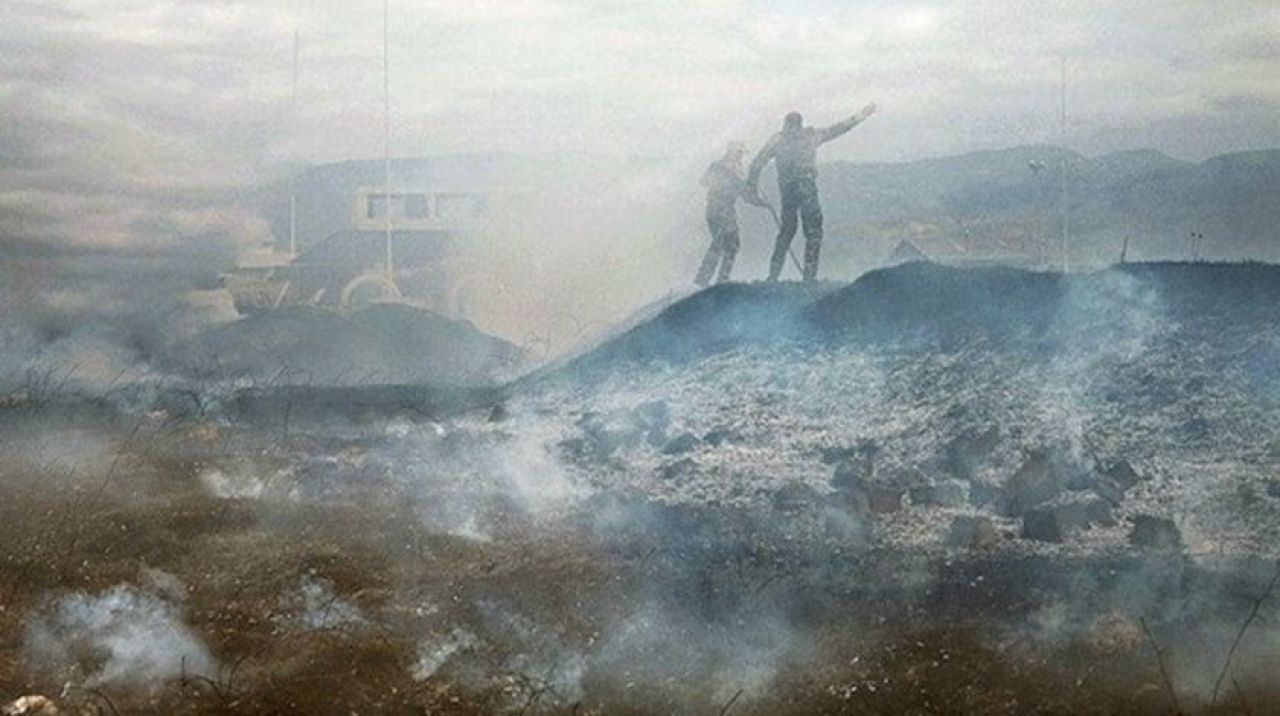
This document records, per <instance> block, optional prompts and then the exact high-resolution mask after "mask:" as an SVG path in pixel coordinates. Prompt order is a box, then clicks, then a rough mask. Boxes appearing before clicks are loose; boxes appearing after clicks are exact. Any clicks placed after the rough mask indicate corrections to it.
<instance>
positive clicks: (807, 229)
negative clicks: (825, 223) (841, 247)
mask: <svg viewBox="0 0 1280 716" xmlns="http://www.w3.org/2000/svg"><path fill="white" fill-rule="evenodd" d="M875 111H876V106H875V105H874V104H869V105H867V106H866V107H863V108H862V111H861V112H859V113H858V114H855V115H854V116H852V117H850V118H848V119H846V120H844V121H843V122H840V123H838V124H833V125H831V126H830V127H826V128H822V129H818V128H815V127H806V126H804V119H803V118H802V117H801V116H800V113H798V112H792V113H790V114H788V115H787V117H786V119H785V120H784V121H783V125H782V131H781V132H779V133H777V134H775V135H773V138H772V139H770V140H769V142H768V143H767V144H765V145H764V147H762V148H761V149H760V152H759V153H758V154H756V157H755V159H754V160H752V162H751V171H750V172H749V173H748V174H747V191H748V192H749V193H750V194H751V195H752V196H755V197H759V193H758V192H759V184H760V173H761V172H762V171H764V168H765V166H766V165H768V163H769V161H770V160H773V161H774V162H775V163H776V165H777V168H778V189H779V191H780V193H781V198H782V211H781V213H782V217H781V220H780V226H779V228H778V239H777V242H776V243H775V245H774V247H773V257H772V259H771V260H770V262H769V280H770V281H777V280H778V276H779V275H780V274H781V273H782V266H783V264H784V263H785V262H786V260H787V251H789V250H790V248H791V240H792V239H793V238H795V235H796V228H797V226H796V225H797V224H798V223H800V222H803V224H804V280H806V281H813V280H816V279H817V277H818V256H819V254H820V253H821V251H822V205H821V204H820V203H819V202H818V184H817V178H818V167H817V149H818V147H819V146H820V145H822V144H825V143H827V142H829V141H831V140H833V139H835V138H836V137H839V136H840V135H842V134H844V133H845V132H848V131H849V130H850V129H853V128H854V127H856V126H858V125H859V124H861V123H862V122H863V121H865V120H866V119H867V118H868V117H870V116H871V115H872V114H873V113H874V112H875Z"/></svg>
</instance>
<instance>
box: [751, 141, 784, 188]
mask: <svg viewBox="0 0 1280 716" xmlns="http://www.w3.org/2000/svg"><path fill="white" fill-rule="evenodd" d="M777 151H778V135H776V134H775V135H774V136H773V138H772V139H770V140H769V141H768V142H766V143H765V145H764V146H763V147H760V151H759V152H757V153H756V158H755V159H752V160H751V169H749V170H748V171H747V191H748V192H749V193H751V194H752V195H753V196H755V195H758V194H759V193H760V173H761V172H763V171H764V168H765V167H766V166H768V164H769V160H770V159H773V155H774V153H776V152H777Z"/></svg>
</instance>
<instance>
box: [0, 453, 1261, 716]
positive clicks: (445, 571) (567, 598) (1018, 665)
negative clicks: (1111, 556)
mask: <svg viewBox="0 0 1280 716" xmlns="http://www.w3.org/2000/svg"><path fill="white" fill-rule="evenodd" d="M121 437H122V436H121ZM298 439H299V440H304V439H306V438H298ZM120 443H121V444H125V443H124V440H123V438H122V439H121V440H120ZM348 447H349V446H344V445H341V444H332V445H328V446H325V449H329V450H332V451H335V452H337V451H340V450H343V449H347V448H348ZM320 448H321V446H320V445H318V444H316V443H307V444H306V449H307V450H317V449H320ZM240 449H241V450H245V451H252V449H253V448H251V447H250V446H249V445H248V443H246V444H245V447H243V448H240ZM225 450H226V448H225V436H221V437H217V436H215V439H212V440H207V441H203V442H202V441H199V440H188V441H185V442H184V441H183V440H173V439H170V440H143V441H137V442H135V443H133V444H132V445H128V444H126V447H125V449H124V454H123V456H122V457H121V459H120V461H119V463H118V464H117V465H116V468H115V470H114V472H112V471H111V470H110V469H106V470H105V471H103V472H100V474H96V475H95V474H77V473H75V472H69V471H66V470H63V471H50V472H43V473H42V472H25V473H21V474H4V475H0V489H2V490H3V499H2V500H0V607H2V608H0V702H3V701H4V700H6V699H9V698H13V697H16V696H18V695H21V694H24V693H43V694H47V695H58V694H60V693H61V692H62V690H63V683H60V682H59V680H57V679H56V678H54V676H55V675H52V674H46V673H41V672H40V671H38V670H35V669H32V668H30V667H29V665H28V664H26V663H25V662H24V653H23V640H24V624H25V623H26V621H27V619H28V618H29V617H30V616H31V615H33V614H37V613H39V612H40V610H41V609H43V608H44V607H45V605H46V604H47V602H48V600H49V599H50V598H51V597H52V596H56V595H58V594H60V593H65V592H67V591H81V592H87V593H90V594H96V593H100V592H102V591H104V590H107V589H109V588H111V587H114V586H116V585H119V584H135V585H136V584H141V583H143V582H144V581H145V575H144V572H143V570H144V568H145V569H154V570H162V571H163V572H165V573H168V574H171V575H174V576H175V577H177V578H178V579H179V580H181V582H182V583H183V584H185V585H186V586H187V588H188V593H187V594H186V596H185V598H184V599H183V605H182V609H183V615H184V619H185V622H186V624H188V625H189V626H190V627H191V628H192V629H193V630H194V631H195V633H196V634H197V635H198V636H199V637H200V639H201V640H202V641H203V642H204V644H205V645H206V646H207V647H208V649H209V651H210V652H211V653H212V654H213V655H215V658H216V659H217V660H218V663H219V665H220V666H219V668H218V670H217V673H216V674H208V675H196V674H183V675H181V676H179V677H176V678H174V679H172V680H171V681H169V682H167V683H164V684H159V685H150V686H149V687H147V688H130V687H125V686H121V685H119V684H109V685H104V686H102V687H101V688H100V689H98V690H96V691H85V690H79V689H73V690H71V692H70V693H69V695H68V696H67V697H66V699H64V702H65V704H69V705H71V706H75V705H76V704H79V705H80V706H83V707H85V708H86V709H88V711H87V712H88V713H111V712H112V709H116V710H118V712H119V713H155V714H187V713H189V714H206V713H207V714H215V713H216V714H226V713H243V714H260V713H268V714H328V713H334V714H348V713H361V714H372V713H391V714H397V713H404V714H424V713H433V714H439V713H451V714H452V713H456V714H481V713H494V712H515V713H518V712H521V711H524V712H527V713H578V714H585V713H609V714H615V713H668V712H673V711H681V712H696V713H719V712H725V713H732V714H735V715H737V714H785V713H806V714H808V713H886V714H887V713H961V712H966V713H1009V714H1024V713H1162V712H1169V711H1171V709H1172V705H1171V703H1170V700H1169V698H1168V696H1167V694H1166V693H1165V691H1164V690H1163V688H1162V687H1161V681H1160V675H1159V673H1158V669H1157V664H1156V661H1155V660H1154V659H1153V657H1152V655H1151V653H1150V652H1149V651H1148V650H1147V648H1146V646H1145V645H1144V644H1143V643H1141V641H1138V642H1134V641H1132V640H1129V641H1125V640H1124V639H1118V638H1106V639H1099V640H1095V641H1093V642H1089V641H1086V640H1080V641H1063V642H1061V643H1055V644H1053V645H1041V646H1032V645H1027V644H1019V643H1017V642H1014V643H1012V644H1010V643H1006V642H1001V641H1000V640H998V639H993V638H992V635H993V630H992V626H993V625H1000V626H1008V625H1009V623H1011V622H1014V621H1016V620H1017V619H1020V618H1021V616H1020V615H1018V614H1016V613H1013V612H1004V613H1002V611H1001V610H1003V609H1006V608H1007V607H1008V605H1007V604H995V603H993V604H991V605H990V606H991V611H990V612H988V613H978V612H974V613H972V614H970V615H969V616H968V618H957V615H956V613H955V612H947V611H940V612H935V613H929V612H928V611H924V612H921V611H918V610H917V611H913V610H912V609H911V608H905V609H904V606H903V605H902V604H896V603H881V602H878V601H877V597H875V596H874V595H870V596H869V595H868V594H863V595H851V596H848V597H845V598H842V599H844V601H839V600H838V599H830V600H829V601H828V602H824V601H822V599H818V598H816V597H814V598H813V600H812V603H811V604H809V605H808V606H807V607H804V608H797V609H795V610H794V611H795V612H796V613H797V615H798V616H797V618H796V620H795V622H796V623H795V629H796V631H797V634H800V635H802V636H803V639H804V640H805V641H806V643H807V646H806V647H805V648H804V649H800V650H795V651H793V652H791V653H789V654H788V655H787V658H786V659H784V660H783V661H782V662H781V663H780V664H779V665H778V671H777V674H776V676H775V677H774V678H773V679H772V680H771V682H770V685H769V687H768V688H767V689H764V690H763V691H760V690H748V689H746V687H745V685H744V686H743V687H742V688H736V689H735V688H732V685H731V686H730V689H729V692H728V695H729V697H732V698H729V697H726V696H725V695H723V694H722V693H720V692H716V691H713V690H711V689H710V688H707V684H706V683H705V682H704V681H703V679H704V677H705V674H704V672H703V671H701V670H700V669H701V666H699V665H694V666H692V667H690V668H689V669H688V670H687V671H685V672H676V673H677V677H676V679H675V681H673V682H668V683H661V684H645V683H639V684H631V683H628V680H627V678H626V675H625V674H612V675H611V674H600V673H588V674H586V676H585V677H584V678H583V681H582V687H583V696H582V698H581V703H575V702H574V699H570V698H568V697H565V696H564V695H561V694H558V693H556V692H555V689H554V687H552V685H551V683H550V681H548V677H547V675H546V674H541V673H525V672H520V671H517V670H516V669H515V668H514V667H513V666H512V664H513V663H518V662H515V661H513V657H516V656H518V655H520V654H522V653H524V652H525V651H527V650H528V645H527V644H522V643H520V641H519V640H518V639H515V638H512V637H511V636H510V634H509V633H506V632H504V631H503V630H502V629H499V628H495V627H493V626H492V624H489V623H488V622H487V621H486V619H487V618H486V616H485V615H484V614H483V613H482V611H481V610H480V609H479V608H478V607H477V605H478V604H500V605H503V608H505V609H508V610H510V611H512V612H514V613H519V614H520V615H522V617H523V618H525V619H527V620H528V621H529V622H530V623H532V624H536V625H542V628H543V629H544V630H545V631H548V632H550V633H551V634H552V635H553V636H554V639H555V640H556V643H558V644H561V645H563V646H564V647H565V648H568V649H573V650H577V651H579V652H581V653H591V651H592V650H593V649H594V648H596V646H597V645H598V644H599V643H600V640H601V639H603V638H604V637H605V635H606V632H608V631H609V630H610V629H611V628H612V625H614V624H616V622H617V620H618V619H619V618H620V616H621V615H625V614H627V613H628V612H630V611H632V610H634V609H636V608H638V606H639V603H640V601H641V600H642V598H643V597H642V595H644V594H645V593H646V590H647V588H648V587H650V586H651V583H652V582H653V581H655V580H661V579H662V578H663V577H662V574H661V570H662V566H661V565H659V564H658V563H657V562H656V561H655V560H656V557H653V556H652V553H651V552H645V551H640V552H634V551H628V552H627V553H626V554H619V553H618V552H617V551H613V552H610V551H607V550H604V549H602V547H601V546H600V544H599V543H598V541H596V540H594V539H593V538H592V535H591V534H589V533H588V532H587V531H583V530H577V529H574V528H570V527H564V528H562V529H558V530H550V529H545V528H542V527H540V526H539V525H537V524H535V523H533V522H531V521H530V520H528V519H525V518H524V517H522V516H521V515H518V514H511V515H507V516H505V517H504V518H503V519H501V520H499V521H498V524H499V525H500V529H499V530H497V531H496V532H495V533H494V535H493V539H492V541H489V542H479V541H474V540H469V539H464V538H461V537H456V536H451V535H449V534H442V533H440V532H435V531H431V530H429V529H427V528H426V527H425V526H424V524H423V522H422V520H421V519H420V517H419V515H418V513H417V512H416V511H415V509H414V506H413V503H412V501H411V500H408V499H406V497H405V496H404V495H400V494H397V493H395V492H394V491H393V490H392V489H391V488H390V487H389V486H388V485H387V484H386V483H382V482H378V481H377V480H376V479H372V478H371V479H370V481H369V485H368V486H367V489H363V490H355V491H352V492H350V493H347V494H344V495H343V496H342V498H341V499H333V500H327V501H323V502H306V501H296V502H291V501H287V500H279V501H258V500H234V499H217V498H214V497H211V496H210V495H209V494H208V493H207V492H205V491H204V490H203V489H202V488H201V487H200V485H199V481H198V479H197V476H198V474H199V472H200V470H201V469H203V467H204V466H206V465H208V464H209V462H210V461H216V460H218V459H221V458H225V457H226V455H227V453H226V451H225ZM257 459H258V460H259V461H260V462H261V463H262V464H264V465H268V466H270V465H272V464H274V462H273V461H278V460H279V459H280V458H279V456H278V455H276V456H272V455H270V454H267V453H265V452H263V453H257ZM106 473H111V474H110V475H108V474H106ZM104 480H107V485H106V487H103V484H104ZM733 569H738V567H731V566H730V565H713V567H712V568H710V571H707V572H705V573H704V574H703V575H702V576H704V577H705V576H706V575H712V576H713V578H712V581H713V582H714V581H715V579H714V575H727V574H731V573H732V572H733ZM821 572H822V570H815V573H821ZM305 579H318V580H323V582H324V583H325V584H326V585H330V587H331V589H332V594H333V599H335V600H341V601H342V602H343V603H345V604H349V605H352V606H354V607H355V608H356V609H358V611H359V613H360V614H361V615H363V618H364V620H363V621H359V622H353V623H340V624H335V625H332V626H321V627H306V626H302V625H300V624H299V618H298V614H297V611H298V609H299V607H298V605H297V604H296V603H294V602H291V601H290V598H289V595H293V594H297V592H298V590H299V585H300V583H301V582H302V581H303V580H305ZM797 579H798V580H800V583H798V584H793V583H791V582H795V581H796V580H797ZM803 580H804V577H803V576H801V577H795V578H793V577H790V576H789V577H788V578H787V580H783V581H781V582H778V583H777V588H778V589H781V590H783V591H784V592H785V591H786V590H791V592H790V593H789V594H790V596H789V598H790V599H792V600H793V601H797V602H799V601H802V597H803V598H808V596H809V595H808V593H807V591H806V590H809V591H814V590H816V591H821V590H822V589H825V588H826V587H824V586H823V585H821V584H811V585H807V584H805V583H804V582H803ZM741 582H742V584H745V585H754V584H757V583H758V582H759V577H758V576H757V575H753V576H751V577H750V578H744V579H742V580H741ZM704 586H705V585H704ZM707 588H708V589H710V590H711V591H712V592H714V591H715V590H716V589H726V588H731V587H730V586H726V585H724V584H721V585H718V586H717V585H715V584H710V585H709V586H708V587H707ZM695 591H696V590H695ZM752 596H753V597H754V594H753V595H752ZM715 598H716V599H724V598H725V597H724V596H723V595H720V596H716V597H715ZM1014 601H1017V600H1016V599H1011V600H1010V602H1011V603H1012V602H1014ZM449 625H462V626H464V627H466V628H467V629H469V630H470V631H471V632H473V633H476V634H479V635H481V636H482V637H483V641H484V644H483V646H480V647H477V648H476V649H475V653H474V654H473V660H472V662H473V667H472V669H471V671H470V672H465V671H464V672H459V671H456V670H454V671H450V670H442V671H440V672H438V673H437V674H436V675H435V676H433V677H431V678H427V679H424V680H420V681H418V680H415V679H414V678H413V675H412V673H411V670H412V666H413V664H414V663H415V661H416V660H417V659H418V652H419V648H420V641H421V639H422V637H423V635H426V634H432V633H436V634H438V633H440V632H441V630H442V629H445V628H446V627H447V626H449ZM1111 631H1115V630H1114V629H1112V630H1111ZM1117 633H1118V632H1117ZM1113 636H1114V635H1113ZM661 656H662V655H661V654H660V653H659V654H658V655H657V657H658V658H659V659H661ZM477 671H478V673H476V672H477ZM680 673H683V674H684V678H680V677H679V676H678V674H680ZM1233 679H1234V677H1233ZM1233 683H1237V686H1236V688H1235V689H1234V690H1233V691H1232V693H1231V694H1230V695H1229V698H1228V697H1226V696H1224V698H1223V699H1222V701H1223V704H1222V705H1220V706H1219V707H1218V708H1217V711H1218V712H1223V713H1227V712H1234V711H1244V710H1246V708H1248V710H1250V711H1257V712H1259V713H1261V712H1264V711H1265V710H1266V709H1265V708H1264V706H1263V705H1264V704H1274V703H1280V701H1277V700H1276V699H1277V698H1280V693H1276V692H1275V690H1274V687H1273V686H1270V685H1268V684H1266V683H1265V682H1258V681H1252V682H1248V681H1246V682H1243V683H1239V682H1234V681H1233ZM108 704H109V705H108ZM1200 708H1201V709H1206V707H1203V706H1201V707H1200Z"/></svg>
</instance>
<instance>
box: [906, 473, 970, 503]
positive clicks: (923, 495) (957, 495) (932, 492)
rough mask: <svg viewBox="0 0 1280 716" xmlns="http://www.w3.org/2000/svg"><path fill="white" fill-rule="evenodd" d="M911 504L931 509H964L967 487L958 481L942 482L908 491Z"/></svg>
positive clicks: (967, 499) (967, 495) (967, 493)
mask: <svg viewBox="0 0 1280 716" xmlns="http://www.w3.org/2000/svg"><path fill="white" fill-rule="evenodd" d="M909 492H910V495H911V504H913V505H929V506H932V507H953V508H954V507H964V506H965V505H967V504H968V503H969V486H968V485H966V484H965V483H963V482H961V481H959V480H943V481H942V482H939V483H937V484H934V485H924V486H921V487H913V488H911V489H910V491H909Z"/></svg>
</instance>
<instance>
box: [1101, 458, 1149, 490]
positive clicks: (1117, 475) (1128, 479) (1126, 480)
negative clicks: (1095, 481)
mask: <svg viewBox="0 0 1280 716" xmlns="http://www.w3.org/2000/svg"><path fill="white" fill-rule="evenodd" d="M1098 473H1099V474H1101V475H1102V477H1105V478H1106V479H1107V480H1108V481H1110V482H1111V484H1113V485H1115V486H1116V487H1118V488H1120V491H1121V492H1128V491H1129V490H1130V489H1131V488H1132V487H1133V486H1134V485H1137V484H1138V483H1139V482H1142V481H1143V480H1144V479H1145V478H1144V477H1143V476H1142V475H1141V474H1139V473H1138V471H1137V470H1135V469H1133V465H1132V464H1130V462H1129V461H1128V460H1124V459H1121V460H1116V461H1115V462H1111V463H1107V464H1104V465H1101V466H1100V467H1099V469H1098Z"/></svg>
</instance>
